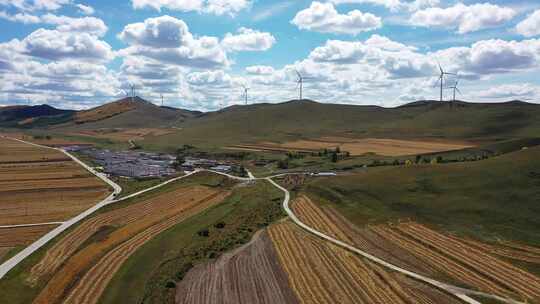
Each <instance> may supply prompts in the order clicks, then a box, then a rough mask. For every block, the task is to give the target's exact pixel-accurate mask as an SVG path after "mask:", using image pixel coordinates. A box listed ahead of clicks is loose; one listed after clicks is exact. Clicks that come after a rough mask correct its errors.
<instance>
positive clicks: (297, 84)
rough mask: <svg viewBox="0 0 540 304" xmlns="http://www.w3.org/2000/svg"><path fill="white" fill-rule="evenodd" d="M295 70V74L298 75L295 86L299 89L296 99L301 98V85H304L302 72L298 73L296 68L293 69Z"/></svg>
mask: <svg viewBox="0 0 540 304" xmlns="http://www.w3.org/2000/svg"><path fill="white" fill-rule="evenodd" d="M295 71H296V75H298V79H297V80H296V87H297V88H298V89H299V92H298V96H299V98H298V100H302V90H303V87H304V77H302V74H300V72H298V70H295Z"/></svg>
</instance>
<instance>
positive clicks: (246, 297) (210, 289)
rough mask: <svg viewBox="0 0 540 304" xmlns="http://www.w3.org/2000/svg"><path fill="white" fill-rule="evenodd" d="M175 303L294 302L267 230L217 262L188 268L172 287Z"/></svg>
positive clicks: (247, 303)
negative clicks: (174, 292) (173, 288)
mask: <svg viewBox="0 0 540 304" xmlns="http://www.w3.org/2000/svg"><path fill="white" fill-rule="evenodd" d="M176 303H177V304H206V303H215V304H218V303H231V304H232V303H235V304H236V303H237V304H241V303H246V304H263V303H268V304H271V303H290V304H294V303H298V299H297V298H296V295H295V294H294V292H293V291H292V289H291V288H290V286H289V282H288V279H287V274H286V273H285V272H284V270H283V269H282V267H281V265H280V263H279V260H278V257H277V255H276V252H275V250H274V248H273V247H272V242H271V241H270V239H269V237H268V233H267V231H259V232H258V233H257V234H255V235H254V236H253V239H252V240H251V242H250V243H248V244H246V245H244V246H242V247H241V248H238V249H237V250H234V251H233V252H229V253H225V254H224V255H222V256H221V257H220V258H219V259H218V260H217V261H215V262H211V263H207V264H201V265H198V266H196V267H195V268H193V269H192V270H190V271H189V272H188V273H187V275H186V276H185V277H184V279H183V280H182V281H181V282H180V283H179V284H178V285H177V288H176Z"/></svg>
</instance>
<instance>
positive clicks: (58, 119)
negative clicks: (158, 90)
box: [0, 97, 200, 131]
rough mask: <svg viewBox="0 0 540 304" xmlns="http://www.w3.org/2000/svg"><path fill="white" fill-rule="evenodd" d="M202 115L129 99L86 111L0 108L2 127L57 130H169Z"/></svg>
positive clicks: (47, 106) (49, 108)
mask: <svg viewBox="0 0 540 304" xmlns="http://www.w3.org/2000/svg"><path fill="white" fill-rule="evenodd" d="M197 115H200V112H196V111H188V110H183V109H176V108H172V107H159V106H156V105H154V104H152V103H150V102H148V101H146V100H144V99H142V98H140V97H134V98H133V99H131V98H129V97H127V98H123V99H120V100H117V101H114V102H110V103H106V104H104V105H101V106H98V107H95V108H92V109H89V110H83V111H73V110H60V109H56V108H54V107H51V106H49V105H40V106H7V107H3V108H0V127H4V128H25V129H37V128H40V129H43V128H49V129H55V130H60V131H63V130H90V129H101V128H145V127H170V126H173V125H176V124H179V123H181V122H183V121H184V120H186V119H189V118H192V117H195V116H197Z"/></svg>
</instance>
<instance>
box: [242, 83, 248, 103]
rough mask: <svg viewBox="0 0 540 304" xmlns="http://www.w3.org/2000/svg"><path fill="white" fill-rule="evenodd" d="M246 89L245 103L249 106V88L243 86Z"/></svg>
mask: <svg viewBox="0 0 540 304" xmlns="http://www.w3.org/2000/svg"><path fill="white" fill-rule="evenodd" d="M242 87H243V88H244V98H245V102H246V106H247V104H248V91H249V88H248V87H246V86H245V85H243V86H242Z"/></svg>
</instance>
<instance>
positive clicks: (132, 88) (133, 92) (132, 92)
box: [129, 84, 135, 102]
mask: <svg viewBox="0 0 540 304" xmlns="http://www.w3.org/2000/svg"><path fill="white" fill-rule="evenodd" d="M129 86H130V87H131V102H133V98H134V97H135V85H134V84H130V85H129Z"/></svg>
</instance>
